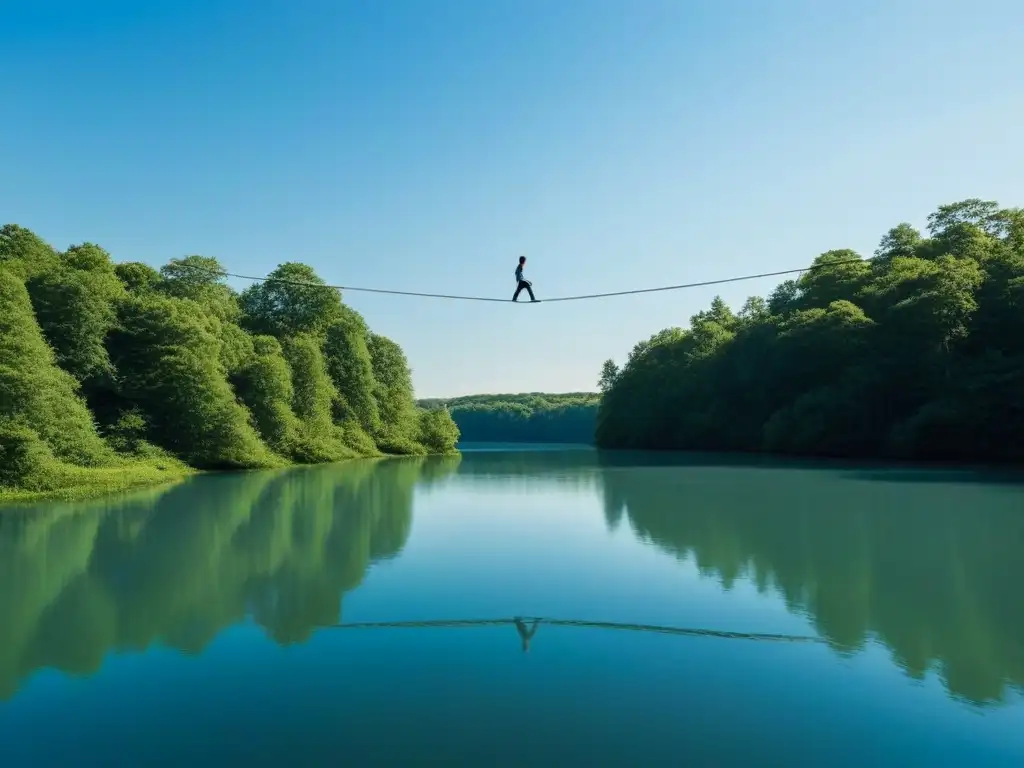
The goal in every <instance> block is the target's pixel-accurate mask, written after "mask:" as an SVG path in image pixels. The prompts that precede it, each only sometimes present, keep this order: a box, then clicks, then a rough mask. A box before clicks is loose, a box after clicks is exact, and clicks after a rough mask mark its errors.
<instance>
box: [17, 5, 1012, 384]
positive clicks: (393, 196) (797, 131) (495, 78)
mask: <svg viewBox="0 0 1024 768" xmlns="http://www.w3.org/2000/svg"><path fill="white" fill-rule="evenodd" d="M1021 29H1024V4H1021V3H1019V2H1015V1H1014V0H1003V1H1001V2H1000V1H998V0H976V1H975V2H971V3H964V2H961V3H950V2H942V1H941V0H936V1H934V2H924V1H919V2H909V1H908V2H902V1H901V0H885V1H882V0H860V2H857V3H838V2H833V1H832V0H764V1H762V2H757V1H755V0H747V1H746V2H740V0H718V1H717V2H711V1H710V0H707V1H705V0H701V1H699V2H684V0H518V1H512V0H487V2H483V1H482V0H481V1H480V2H470V0H374V2H348V1H347V0H346V1H343V0H334V1H333V2H328V1H327V0H291V1H290V2H283V1H278V0H248V1H243V0H205V1H203V2H200V1H198V0H177V1H176V2H173V3H171V2H161V1H159V0H154V1H153V2H149V3H137V2H131V3H129V2H126V1H120V2H100V1H96V2H88V3H87V2H73V1H72V0H64V1H63V2H54V1H52V0H36V1H35V2H33V3H15V2H13V1H11V0H0V72H2V73H3V77H0V98H2V103H3V105H4V109H3V119H2V120H0V148H2V157H3V165H2V176H0V219H3V221H10V222H16V223H19V224H22V225H24V226H27V227H30V228H32V229H34V230H35V231H36V232H38V233H39V234H40V235H42V236H43V237H44V238H45V239H47V240H49V241H50V242H51V243H53V244H54V245H55V246H57V247H61V248H63V247H66V246H67V245H69V244H71V243H75V242H82V241H86V240H88V241H92V242H97V243H99V244H101V245H103V246H104V247H105V248H107V249H108V250H109V251H110V252H111V253H112V254H113V255H114V258H115V259H118V260H141V261H146V262H148V263H151V264H153V265H157V266H158V265H160V264H162V263H164V262H165V261H166V260H167V259H169V258H172V257H175V256H181V255H185V254H189V253H201V254H204V255H211V256H216V257H218V258H219V259H221V261H222V262H223V263H224V265H225V266H226V267H227V268H228V269H229V270H230V271H236V272H242V273H244V274H265V273H267V272H269V271H270V270H271V269H273V268H274V266H275V265H277V264H278V263H280V262H282V261H287V260H297V261H304V262H306V263H309V264H311V265H313V266H314V267H315V268H316V269H317V270H318V272H319V273H320V275H321V276H322V277H323V278H324V279H326V280H327V281H328V282H331V283H340V284H349V285H357V286H368V287H381V288H395V289H400V290H413V291H426V292H442V293H458V294H473V295H487V296H511V293H512V291H513V290H514V287H515V285H514V281H513V277H512V273H513V270H514V268H515V262H516V258H517V257H518V255H519V254H525V255H526V256H527V257H528V258H529V263H528V268H527V275H528V276H529V277H530V278H531V279H532V280H533V281H534V286H535V288H536V290H537V292H538V294H539V296H540V297H541V298H543V297H544V296H555V295H571V294H580V293H591V292H603V291H613V290H621V289H628V288H640V287H651V286H656V285H659V284H673V283H681V282H691V281H698V280H708V279H715V278H719V277H728V276H730V275H734V274H746V273H751V272H760V271H772V270H778V269H786V268H792V267H802V266H805V265H806V264H808V263H809V262H810V260H811V259H812V258H813V257H814V256H815V255H816V254H817V253H819V252H821V251H823V250H828V249H830V248H842V247H852V248H856V249H858V250H860V251H861V252H862V253H864V254H866V255H867V254H870V252H871V251H872V250H873V249H874V247H875V245H876V244H877V242H878V240H879V238H880V237H881V235H882V234H883V233H884V231H885V230H886V229H887V228H888V227H890V226H892V225H894V224H896V223H898V222H900V221H904V220H907V221H911V222H912V223H915V224H918V225H921V224H923V223H924V219H925V217H926V216H927V214H928V213H929V212H930V211H931V210H933V209H934V208H935V206H936V205H938V204H941V203H945V202H951V201H954V200H959V199H963V198H966V197H975V196H977V197H984V198H989V199H997V200H999V201H1000V202H1002V203H1004V204H1006V205H1022V204H1024V153H1022V152H1021V151H1020V146H1021V145H1020V135H1021V126H1022V125H1024V91H1022V90H1021V88H1020V73H1021V72H1022V71H1024V45H1021V44H1020V30H1021ZM776 282H777V280H766V281H754V282H750V283H741V284H733V285H729V286H723V287H722V288H721V289H720V293H721V295H722V296H723V297H724V298H725V299H726V300H727V301H729V302H730V303H732V304H734V305H738V304H739V303H741V302H742V301H743V299H744V298H745V297H746V296H747V295H749V294H752V293H758V294H764V293H767V292H768V291H770V290H771V289H772V287H774V285H775V283H776ZM237 287H244V283H239V284H237ZM715 293H716V289H713V288H707V289H703V288H702V289H695V290H687V291H680V292H674V293H664V294H653V295H641V296H634V297H623V298H612V299H602V300H597V301H590V302H567V303H564V304H548V305H545V304H539V305H534V306H530V305H524V306H515V305H511V304H499V303H494V304H490V303H469V302H450V301H443V300H436V299H419V298H405V297H395V296H375V295H371V294H358V293H348V294H347V295H346V296H345V300H346V301H347V302H348V303H350V304H351V305H352V306H353V307H355V308H356V309H358V310H359V311H361V312H362V313H363V314H364V315H365V316H366V318H367V320H368V322H369V323H370V325H371V327H373V329H374V330H376V331H378V332H380V333H384V334H385V335H387V336H390V337H391V338H393V339H395V340H396V341H397V342H399V343H400V344H401V345H402V346H403V347H404V348H405V350H406V353H407V354H408V357H409V361H410V364H411V366H412V368H413V380H414V384H415V386H416V389H417V393H418V394H419V395H421V396H444V395H457V394H464V393H472V392H516V391H531V390H545V391H564V390H576V389H593V388H594V387H595V385H596V379H597V376H598V372H599V368H600V364H601V362H602V361H603V360H604V359H606V358H608V357H614V358H616V359H618V360H620V361H621V360H622V359H623V358H624V357H625V355H626V353H627V352H628V351H629V349H630V348H631V347H632V345H633V344H634V343H635V342H636V341H638V340H640V339H641V338H646V337H647V336H649V335H650V334H652V333H654V332H656V331H658V330H660V329H661V328H664V327H666V326H671V325H684V326H685V325H686V323H687V321H688V318H689V317H690V315H692V314H693V313H694V312H696V311H698V310H700V309H702V308H704V307H705V306H706V305H707V304H708V303H709V302H710V300H711V299H712V297H713V296H714V295H715Z"/></svg>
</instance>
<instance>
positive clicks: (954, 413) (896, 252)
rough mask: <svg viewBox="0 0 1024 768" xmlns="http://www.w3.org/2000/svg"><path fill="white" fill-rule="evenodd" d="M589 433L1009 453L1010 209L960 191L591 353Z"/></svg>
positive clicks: (696, 441)
mask: <svg viewBox="0 0 1024 768" xmlns="http://www.w3.org/2000/svg"><path fill="white" fill-rule="evenodd" d="M600 388H601V391H602V393H603V396H602V399H601V404H600V408H599V410H598V416H597V427H596V443H597V445H598V447H600V448H627V449H633V448H635V449H667V450H705V451H743V452H772V453H782V454H792V455H817V456H831V457H847V458H854V457H873V458H888V459H900V460H903V459H906V460H933V461H974V462H1019V461H1021V460H1022V459H1024V210H1022V209H1020V208H1001V207H1000V206H999V204H998V203H996V202H994V201H986V200H981V199H969V200H963V201H960V202H956V203H950V204H948V205H943V206H940V207H939V208H938V209H937V210H936V211H935V212H934V213H932V214H930V215H929V217H928V220H927V231H926V232H921V231H919V230H918V229H915V228H914V227H913V226H911V225H910V224H907V223H902V224H899V225H897V226H895V227H893V228H892V229H890V230H889V231H888V232H887V233H885V235H884V236H883V237H882V239H881V242H880V243H879V245H878V248H877V250H876V251H875V253H874V255H873V257H872V258H863V257H862V256H861V255H860V254H858V253H856V252H854V251H852V250H833V251H828V252H826V253H823V254H821V255H820V256H818V257H817V258H816V259H815V260H814V262H813V264H812V265H811V266H810V268H809V270H808V271H806V272H804V273H803V274H802V275H801V276H800V277H799V278H798V279H795V280H787V281H785V282H783V283H782V284H780V285H779V286H778V287H777V288H776V289H775V290H774V291H773V292H772V293H771V295H770V296H768V297H767V298H761V297H756V296H755V297H751V298H749V299H748V300H747V301H746V303H745V304H744V305H743V306H742V307H741V308H740V309H739V310H738V311H735V312H734V311H733V310H732V309H731V308H730V307H728V306H727V305H726V304H725V303H724V302H723V301H722V300H721V299H720V298H716V299H715V300H714V301H713V302H712V303H711V306H710V307H709V308H708V309H707V310H705V311H702V312H698V313H697V314H696V315H694V316H693V317H692V318H690V325H689V328H688V329H685V330H684V329H682V328H666V329H664V330H662V331H660V332H658V333H656V334H654V335H653V336H651V337H650V338H649V339H645V340H642V341H640V342H639V343H637V344H636V345H635V346H634V348H633V349H632V351H631V352H630V353H629V356H628V358H627V359H626V361H625V363H624V364H623V365H622V366H621V367H620V366H619V365H617V364H616V363H615V362H614V361H612V360H608V361H606V362H605V363H604V366H603V369H602V371H601V376H600Z"/></svg>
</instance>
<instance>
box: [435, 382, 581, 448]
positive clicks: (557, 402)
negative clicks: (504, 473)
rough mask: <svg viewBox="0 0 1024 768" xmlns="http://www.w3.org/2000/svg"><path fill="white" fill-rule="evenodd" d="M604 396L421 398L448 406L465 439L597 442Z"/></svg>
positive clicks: (479, 440)
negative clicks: (600, 406)
mask: <svg viewBox="0 0 1024 768" xmlns="http://www.w3.org/2000/svg"><path fill="white" fill-rule="evenodd" d="M599 400H600V396H599V395H598V394H596V393H592V392H569V393H564V394H548V393H543V392H530V393H526V394H518V395H467V396H464V397H456V398H452V399H450V400H444V399H440V398H434V399H428V400H421V401H420V403H419V404H420V406H422V407H424V408H427V409H438V408H443V407H446V408H447V409H448V412H449V413H450V414H451V416H452V419H453V420H454V421H455V424H456V425H457V426H458V428H459V432H460V434H461V439H462V440H463V441H465V442H502V443H586V444H588V445H589V444H592V443H593V442H594V427H595V424H596V423H597V407H598V402H599Z"/></svg>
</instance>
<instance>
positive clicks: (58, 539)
mask: <svg viewBox="0 0 1024 768" xmlns="http://www.w3.org/2000/svg"><path fill="white" fill-rule="evenodd" d="M458 463H459V458H458V457H454V458H430V459H422V458H414V459H393V460H386V461H379V462H373V461H364V462H352V463H350V464H343V465H339V466H335V467H316V468H302V469H297V470H288V471H284V472H276V473H275V472H261V473H248V474H241V475H219V476H204V477H197V478H194V479H192V480H190V481H187V482H185V483H182V484H180V485H177V486H173V487H171V488H166V489H162V490H159V491H151V492H148V493H143V494H136V495H132V496H129V497H124V498H119V499H116V500H109V501H106V502H104V501H99V502H94V503H89V504H76V505H70V504H47V505H37V506H35V507H33V508H25V509H21V510H11V511H7V512H5V513H4V515H3V516H0V616H2V617H3V621H2V622H0V699H2V698H9V697H10V696H12V695H13V694H14V693H15V691H16V690H17V689H18V687H19V686H20V684H21V683H22V682H23V681H24V680H25V678H27V677H28V676H29V675H30V674H31V673H32V672H33V671H35V670H37V669H40V668H43V667H53V668H56V669H60V670H62V671H65V672H68V673H72V674H90V673H92V672H95V671H96V670H97V669H98V668H99V666H100V664H101V663H102V660H103V658H104V656H105V655H106V654H107V653H109V652H110V651H123V650H142V649H145V648H146V647H148V646H150V645H152V644H154V643H161V644H165V645H169V646H171V647H174V648H176V649H178V650H180V651H183V652H186V653H198V652H200V651H201V650H202V649H203V648H204V646H205V645H206V644H208V643H209V642H210V641H211V640H212V639H213V638H214V637H215V636H216V635H217V634H218V633H219V632H220V631H222V630H223V629H224V628H226V627H228V626H230V625H232V624H235V623H238V622H240V621H242V620H244V619H245V618H246V617H247V616H251V617H252V618H253V619H254V620H255V622H256V623H257V624H259V625H261V626H262V627H264V628H265V630H266V632H267V633H268V634H269V635H270V636H271V637H272V638H274V639H275V640H276V641H277V642H279V643H282V644H287V643H294V642H301V641H304V640H305V639H307V638H308V637H309V636H310V635H311V633H312V632H313V631H314V629H316V628H318V627H324V626H333V625H335V624H337V623H338V622H339V621H340V620H341V605H342V600H343V596H344V594H345V593H347V592H350V591H352V590H353V589H355V588H356V587H358V586H359V585H360V583H361V582H362V580H363V577H364V575H365V574H366V571H367V569H368V568H369V567H370V565H371V564H372V563H374V562H377V561H380V560H383V559H387V558H390V557H393V556H395V555H396V554H397V553H399V552H400V551H401V549H402V547H404V546H405V542H406V539H407V538H408V536H409V531H410V526H411V522H412V500H413V488H414V486H416V485H423V484H428V485H429V484H430V483H432V482H435V481H438V480H441V479H443V478H444V477H445V476H447V475H450V474H451V473H452V472H454V471H455V469H456V467H457V466H458Z"/></svg>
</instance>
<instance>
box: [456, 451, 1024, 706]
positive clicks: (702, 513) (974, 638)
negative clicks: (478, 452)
mask: <svg viewBox="0 0 1024 768" xmlns="http://www.w3.org/2000/svg"><path fill="white" fill-rule="evenodd" d="M467 457H468V459H469V461H468V463H472V462H473V461H474V460H475V458H476V457H475V455H471V454H467ZM598 457H599V460H600V462H601V464H602V467H603V468H604V470H603V471H602V472H601V474H600V482H601V486H602V492H603V496H604V504H605V516H606V519H607V521H608V525H609V527H611V528H615V527H618V526H622V525H628V526H629V527H630V528H632V529H633V531H634V532H635V533H636V535H637V536H638V537H640V538H641V540H643V541H648V542H651V543H652V544H654V545H656V546H658V547H660V548H662V549H663V550H665V551H666V552H669V553H671V554H672V555H674V556H676V557H678V558H679V559H681V560H687V561H690V562H692V563H693V564H694V565H695V566H696V567H697V568H698V569H699V571H700V573H701V575H703V576H705V577H710V578H714V579H716V580H717V581H719V582H720V583H721V584H722V586H723V588H725V589H726V590H729V589H731V588H732V587H733V586H734V585H735V584H736V583H737V582H738V581H739V580H741V579H747V580H750V581H752V582H753V583H754V584H755V585H757V588H758V590H759V591H760V592H762V593H767V594H771V593H775V594H778V595H779V596H780V597H781V598H782V599H784V600H785V603H786V606H787V608H788V609H789V610H790V611H792V612H793V613H794V614H796V615H799V616H807V617H809V618H810V620H811V621H812V622H813V623H814V625H815V627H816V629H817V630H818V631H819V632H820V633H821V634H822V635H823V636H824V637H825V638H826V639H827V640H828V641H829V643H830V645H831V646H832V648H833V649H834V650H836V651H837V652H840V653H843V654H853V653H857V652H860V651H861V650H864V649H865V648H867V647H868V646H869V645H870V644H871V643H872V642H875V641H880V642H881V643H884V645H885V646H886V647H887V648H888V649H889V651H890V653H891V654H892V657H893V660H894V661H895V662H896V663H897V664H898V665H899V666H900V667H901V668H902V669H903V670H904V671H905V672H906V673H907V674H908V675H909V676H911V677H913V678H914V679H918V680H920V679H923V678H924V677H925V676H926V675H927V674H929V673H934V674H936V675H937V676H938V677H939V678H940V679H941V680H942V681H943V683H944V684H945V686H946V688H947V689H948V690H949V691H950V692H951V693H952V694H954V695H956V696H958V697H962V698H964V699H967V700H969V701H971V702H974V703H976V704H992V703H995V702H1006V701H1010V700H1012V698H1013V697H1014V695H1016V694H1019V693H1020V692H1024V655H1022V654H1021V644H1020V638H1021V637H1022V636H1024V603H1022V602H1021V601H1020V600H1019V599H1018V598H1017V596H1016V594H1015V593H1014V590H1012V589H1008V588H1007V585H1010V584H1018V583H1020V580H1021V578H1022V577H1024V568H1022V561H1021V558H1020V544H1019V542H1020V541H1021V540H1022V537H1024V516H1022V515H1021V514H1020V511H1021V510H1020V495H1019V493H1017V492H1016V486H1007V487H1006V488H1004V489H1001V491H993V492H991V493H988V494H986V495H985V500H986V503H985V505H984V508H980V509H975V508H974V507H975V506H976V505H977V499H978V498H979V496H978V494H977V493H976V490H977V488H976V487H972V483H971V482H970V481H966V482H965V480H964V477H963V476H962V475H961V474H959V473H952V472H951V473H949V474H948V475H944V474H940V473H939V472H935V471H933V472H928V473H924V472H920V471H917V472H915V471H910V470H899V469H887V470H884V471H879V470H870V469H864V468H858V467H848V468H846V469H839V468H835V469H824V468H822V467H821V465H820V464H818V465H814V466H812V467H804V468H801V467H800V466H799V465H798V464H797V463H796V462H793V463H792V464H791V465H790V466H786V465H781V466H778V467H775V468H773V469H772V470H771V471H763V470H762V469H761V468H759V465H758V464H757V463H755V462H752V461H751V462H744V461H743V460H738V461H736V462H735V463H733V464H732V465H731V466H730V465H729V464H726V463H723V462H721V461H719V462H718V463H717V466H715V465H714V464H713V463H712V462H711V461H710V457H707V456H705V457H700V456H695V457H694V458H695V461H694V463H693V464H692V465H689V466H687V465H686V464H680V463H679V462H678V461H670V460H667V461H666V462H665V464H664V466H658V465H657V464H652V463H651V457H650V455H642V454H632V453H630V452H617V451H616V452H608V453H605V452H600V453H599V454H598ZM627 469H628V471H625V470H627ZM823 473H824V474H823ZM823 477H826V478H827V481H824V482H823ZM837 489H840V490H841V491H843V492H841V493H838V494H837V492H836V491H837Z"/></svg>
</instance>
